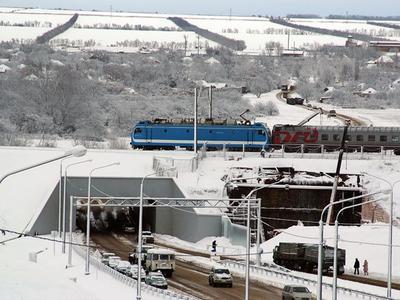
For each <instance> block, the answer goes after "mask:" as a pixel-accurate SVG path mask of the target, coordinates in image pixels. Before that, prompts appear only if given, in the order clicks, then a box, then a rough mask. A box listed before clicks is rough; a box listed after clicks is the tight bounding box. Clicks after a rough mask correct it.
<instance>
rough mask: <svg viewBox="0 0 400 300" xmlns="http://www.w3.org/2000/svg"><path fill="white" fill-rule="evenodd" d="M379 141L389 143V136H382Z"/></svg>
mask: <svg viewBox="0 0 400 300" xmlns="http://www.w3.org/2000/svg"><path fill="white" fill-rule="evenodd" d="M379 140H380V141H381V142H387V136H386V135H381V136H380V137H379Z"/></svg>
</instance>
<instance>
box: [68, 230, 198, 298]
mask: <svg viewBox="0 0 400 300" xmlns="http://www.w3.org/2000/svg"><path fill="white" fill-rule="evenodd" d="M77 242H81V241H77V239H76V237H75V236H74V243H77ZM73 249H74V251H75V252H76V253H77V254H78V255H79V256H80V257H82V258H83V259H85V258H86V250H84V249H82V248H81V246H77V245H74V246H73ZM90 263H91V265H92V266H94V267H95V268H97V269H99V270H100V271H103V272H104V273H107V274H110V275H111V276H112V277H113V278H114V279H116V280H118V281H119V282H121V283H123V284H125V285H127V286H129V287H136V285H137V280H135V279H133V278H130V277H128V276H126V275H124V274H122V273H120V272H118V271H116V270H114V269H113V268H110V267H109V266H106V265H105V264H103V263H102V262H100V261H99V260H98V259H97V258H96V257H94V256H93V255H92V254H91V255H90ZM142 290H143V291H144V293H146V294H148V295H152V296H157V297H160V298H163V299H181V300H193V299H194V298H191V297H189V296H187V295H183V294H179V293H177V292H172V291H168V290H162V289H158V288H155V287H153V286H151V285H147V284H144V283H142Z"/></svg>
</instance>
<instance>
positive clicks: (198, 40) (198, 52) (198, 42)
mask: <svg viewBox="0 0 400 300" xmlns="http://www.w3.org/2000/svg"><path fill="white" fill-rule="evenodd" d="M197 56H200V36H199V35H197Z"/></svg>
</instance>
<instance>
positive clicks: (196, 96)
mask: <svg viewBox="0 0 400 300" xmlns="http://www.w3.org/2000/svg"><path fill="white" fill-rule="evenodd" d="M198 97H199V95H198V89H197V88H194V120H193V152H194V155H195V158H196V160H197V99H198Z"/></svg>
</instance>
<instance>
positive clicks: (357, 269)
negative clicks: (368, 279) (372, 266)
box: [354, 258, 368, 276]
mask: <svg viewBox="0 0 400 300" xmlns="http://www.w3.org/2000/svg"><path fill="white" fill-rule="evenodd" d="M363 271H364V275H365V276H367V275H368V260H366V259H365V260H364V264H363ZM354 275H360V261H359V260H358V258H356V261H355V262H354Z"/></svg>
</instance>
